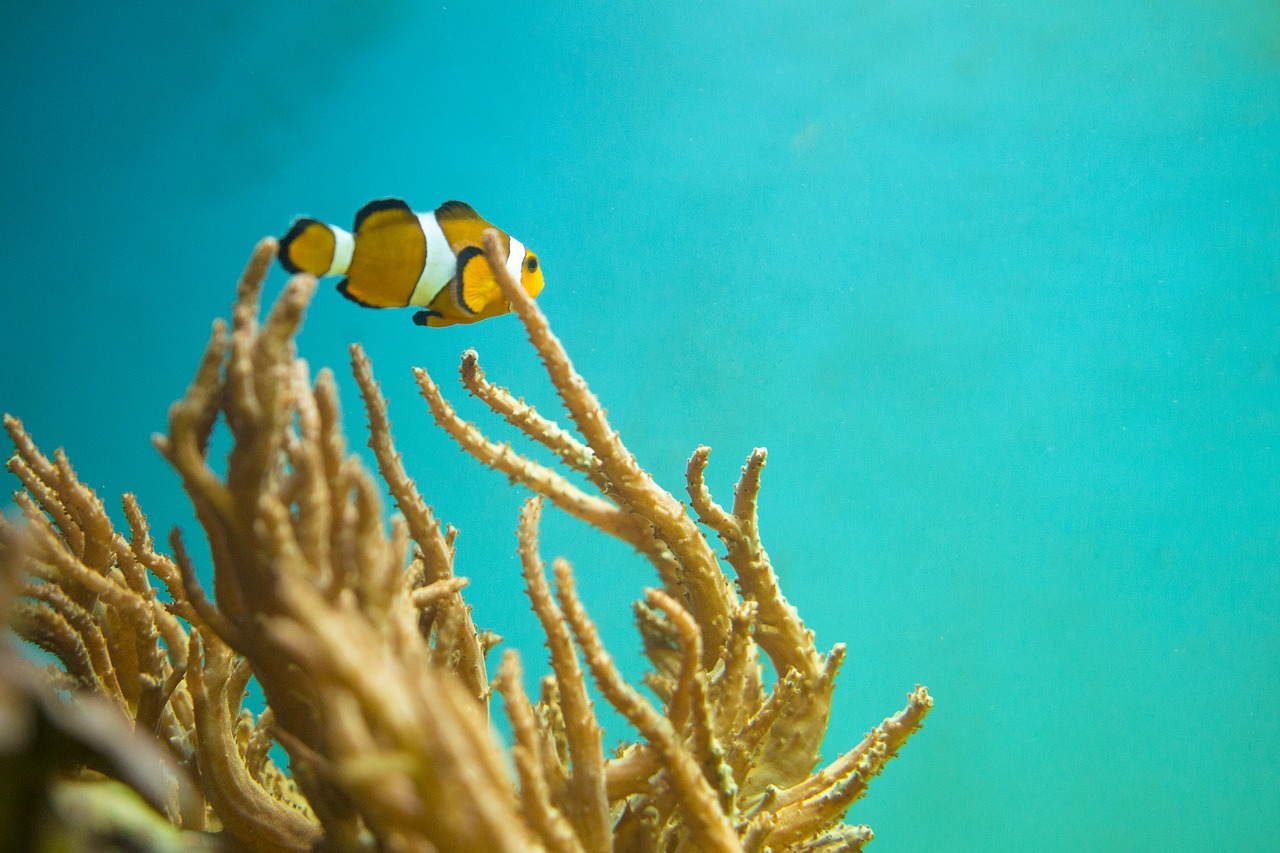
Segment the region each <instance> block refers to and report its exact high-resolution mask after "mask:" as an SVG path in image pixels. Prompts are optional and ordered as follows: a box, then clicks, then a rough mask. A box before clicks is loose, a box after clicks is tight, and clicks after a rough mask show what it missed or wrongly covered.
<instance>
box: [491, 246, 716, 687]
mask: <svg viewBox="0 0 1280 853" xmlns="http://www.w3.org/2000/svg"><path fill="white" fill-rule="evenodd" d="M484 246H485V254H486V257H487V258H488V261H489V265H490V267H492V269H493V274H494V278H495V279H496V280H497V282H498V285H499V287H501V288H502V295H503V296H504V297H505V298H506V299H507V301H508V302H509V303H510V304H511V310H512V311H514V312H515V313H516V315H518V316H519V317H520V320H521V322H522V323H524V327H525V331H526V332H527V333H528V335H529V341H530V342H531V343H532V344H533V346H534V349H536V350H537V351H538V355H539V356H540V357H541V358H542V363H543V365H544V366H545V367H546V370H547V375H548V376H550V377H551V383H552V385H554V386H555V388H556V391H557V392H558V393H559V395H560V399H561V400H562V401H564V405H565V408H566V409H567V410H568V412H569V417H570V418H571V419H572V420H573V422H574V425H575V426H577V428H578V431H579V432H580V433H581V434H582V436H583V438H584V439H586V443H587V445H588V446H589V447H590V448H591V450H592V452H593V453H594V454H595V456H596V458H597V459H598V460H599V461H600V466H601V469H602V471H603V472H604V475H605V476H606V477H607V478H608V481H609V484H610V486H611V487H612V490H613V492H614V493H616V495H617V498H618V501H619V503H620V505H621V506H623V507H624V508H626V509H627V510H629V511H630V512H633V513H635V514H636V515H638V516H639V517H641V518H644V519H645V520H646V521H648V522H649V523H650V524H652V525H653V527H654V530H655V531H656V532H657V534H658V536H659V538H660V539H662V541H663V542H665V543H666V545H667V547H668V548H670V549H671V552H672V553H673V554H674V555H675V558H676V559H677V560H678V561H679V563H680V565H681V567H682V568H683V575H682V576H681V578H680V580H681V582H682V583H683V585H684V587H685V588H686V589H672V588H670V587H669V588H668V590H667V591H668V592H670V593H671V594H672V595H676V596H681V595H684V594H685V592H686V590H687V593H688V595H689V601H690V606H691V608H692V610H693V612H694V615H695V618H697V620H698V624H699V625H700V626H701V628H702V635H703V643H704V654H705V655H706V656H707V657H706V661H707V663H708V664H710V663H713V662H714V661H715V659H716V658H717V657H718V656H719V654H720V649H721V648H722V647H723V645H724V641H725V639H726V637H727V636H728V632H729V622H730V616H729V611H730V607H731V606H732V604H733V603H734V602H735V598H736V597H735V596H734V594H733V592H732V590H730V589H728V588H727V584H726V581H725V577H724V575H723V574H722V573H721V572H720V568H719V566H718V565H717V564H716V558H715V553H714V552H713V551H712V550H711V547H710V546H709V545H708V544H707V541H706V539H704V538H703V537H702V535H701V534H700V533H699V531H698V525H697V524H696V523H695V522H694V521H693V519H691V518H689V516H688V515H686V514H685V511H684V506H683V505H682V504H681V503H680V502H679V501H677V500H676V499H675V498H674V497H672V495H671V494H670V493H669V492H667V491H665V490H664V489H662V488H661V487H659V486H658V485H657V484H656V483H654V481H653V478H652V477H651V476H649V474H648V472H646V471H645V470H644V469H643V468H641V467H640V466H639V464H638V463H637V462H636V459H635V456H633V455H632V454H631V452H630V451H629V450H627V448H626V446H625V445H624V444H623V443H622V439H621V437H620V436H619V435H618V433H617V432H616V431H615V430H614V429H613V428H612V427H611V426H610V425H609V422H608V420H607V419H606V418H605V414H604V407H602V406H601V405H600V402H599V400H597V399H596V396H595V395H594V394H592V393H591V390H590V389H589V388H588V387H587V383H586V382H585V381H584V380H583V378H582V377H581V376H580V375H579V374H578V372H577V371H576V370H575V369H574V367H573V363H572V362H570V360H569V356H568V354H567V353H566V352H565V350H564V346H563V345H562V344H561V343H560V340H559V338H557V337H556V336H555V335H554V334H553V333H552V331H551V326H550V324H548V323H547V319H546V317H545V316H543V314H542V311H541V310H539V308H538V307H537V305H536V304H535V303H534V301H533V299H532V298H531V297H530V296H529V294H528V293H526V292H525V290H524V288H523V287H522V286H520V285H519V284H518V283H517V282H516V281H515V280H513V279H512V278H511V274H510V273H509V272H508V271H507V268H506V251H505V249H504V248H503V245H502V240H501V239H500V237H499V235H498V233H497V232H496V231H494V230H492V229H490V230H487V231H486V232H485V234H484Z"/></svg>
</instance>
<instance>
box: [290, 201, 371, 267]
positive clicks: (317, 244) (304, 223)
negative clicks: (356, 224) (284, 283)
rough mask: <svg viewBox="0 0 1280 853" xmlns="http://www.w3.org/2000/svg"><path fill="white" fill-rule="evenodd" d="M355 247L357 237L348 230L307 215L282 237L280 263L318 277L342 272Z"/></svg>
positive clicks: (349, 262) (347, 265) (348, 263)
mask: <svg viewBox="0 0 1280 853" xmlns="http://www.w3.org/2000/svg"><path fill="white" fill-rule="evenodd" d="M354 249H355V238H354V237H352V236H351V234H349V233H348V232H346V231H343V230H342V229H341V228H338V227H336V226H333V225H326V224H325V223H323V222H321V221H320V220H318V219H311V218H310V217H305V216H304V217H302V218H301V219H298V220H296V221H295V222H294V223H293V225H292V226H290V228H289V231H288V233H286V234H285V235H284V236H283V237H281V238H280V266H282V267H284V268H285V269H286V270H287V271H288V272H290V273H299V272H305V273H310V274H311V275H314V276H316V277H320V276H326V275H343V274H344V273H346V271H347V268H348V267H349V266H351V254H352V252H353V251H354Z"/></svg>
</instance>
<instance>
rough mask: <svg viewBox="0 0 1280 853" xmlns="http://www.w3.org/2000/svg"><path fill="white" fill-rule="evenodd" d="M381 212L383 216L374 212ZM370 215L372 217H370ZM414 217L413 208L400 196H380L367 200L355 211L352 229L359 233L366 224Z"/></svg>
mask: <svg viewBox="0 0 1280 853" xmlns="http://www.w3.org/2000/svg"><path fill="white" fill-rule="evenodd" d="M379 213H382V214H384V215H383V216H377V215H376V214H379ZM371 217H372V219H371ZM406 217H407V218H409V219H414V218H416V215H415V214H414V212H413V209H412V208H410V207H409V204H408V202H406V201H405V200H404V199H402V198H380V199H375V200H374V201H371V202H369V203H368V204H366V205H365V206H364V207H362V208H360V211H359V212H358V213H356V224H355V227H354V228H353V229H352V230H353V231H355V233H357V234H359V233H360V229H361V228H363V227H365V226H367V225H376V224H380V223H384V222H386V221H399V220H403V219H405V218H406Z"/></svg>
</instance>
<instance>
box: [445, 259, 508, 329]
mask: <svg viewBox="0 0 1280 853" xmlns="http://www.w3.org/2000/svg"><path fill="white" fill-rule="evenodd" d="M456 281H457V288H458V290H457V294H458V304H459V305H460V306H461V307H462V309H463V310H464V311H468V312H470V313H472V314H486V313H488V311H487V309H489V308H490V306H492V305H493V304H494V303H495V302H498V301H500V300H501V299H502V290H501V289H500V288H499V287H498V282H497V281H495V280H494V277H493V270H492V269H491V268H490V267H489V259H488V258H486V257H485V255H484V251H483V250H482V249H480V248H479V247H478V246H467V247H466V248H465V249H463V250H462V251H461V252H459V253H458V277H457V280H456Z"/></svg>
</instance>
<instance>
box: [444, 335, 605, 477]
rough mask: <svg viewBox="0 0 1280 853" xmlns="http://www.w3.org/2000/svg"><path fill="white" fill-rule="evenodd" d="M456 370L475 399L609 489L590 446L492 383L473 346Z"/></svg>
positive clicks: (574, 468) (564, 461)
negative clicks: (485, 373)
mask: <svg viewBox="0 0 1280 853" xmlns="http://www.w3.org/2000/svg"><path fill="white" fill-rule="evenodd" d="M458 372H459V374H460V375H461V378H462V384H463V386H464V387H465V388H466V389H467V390H468V391H470V392H471V394H472V395H473V396H475V397H476V399H478V400H480V401H481V402H483V403H484V404H485V405H486V406H488V407H489V408H490V409H492V410H493V411H494V412H496V413H497V414H499V415H501V416H502V418H503V420H505V421H506V422H507V423H509V424H511V425H512V426H514V427H516V428H517V429H519V430H520V431H521V432H523V433H524V434H525V435H527V436H529V438H531V439H533V440H534V441H536V442H537V443H539V444H541V445H542V446H543V447H546V448H547V449H548V450H550V451H551V452H552V453H554V454H555V455H556V456H558V457H559V458H560V461H561V462H563V463H564V464H565V465H566V466H568V467H569V468H571V469H573V470H575V471H578V472H579V473H581V474H585V475H586V477H587V479H589V480H590V481H591V482H592V484H594V485H595V487H596V488H598V489H600V490H601V491H607V490H608V488H609V486H608V481H607V480H606V479H605V478H604V477H603V476H602V475H601V473H600V463H599V461H598V460H597V459H596V455H595V454H594V453H593V452H592V451H591V448H590V447H587V446H586V445H585V444H583V443H582V442H580V441H578V440H577V439H576V438H574V437H573V435H572V434H571V433H569V432H568V431H567V430H565V429H564V428H563V427H561V426H560V425H559V424H558V423H556V422H555V421H553V420H551V419H550V418H545V417H543V416H542V415H540V414H538V411H537V409H535V408H534V407H533V406H531V405H530V404H528V403H526V402H525V401H524V400H523V399H517V398H516V397H515V396H514V395H513V394H512V393H511V392H510V391H508V390H507V389H506V388H503V387H502V386H500V385H494V384H493V383H492V382H490V381H489V380H488V379H486V378H485V375H484V368H482V367H481V366H480V356H479V355H478V354H477V353H476V351H475V350H473V349H469V350H467V351H466V352H464V353H463V354H462V364H461V366H460V367H459V368H458Z"/></svg>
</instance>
